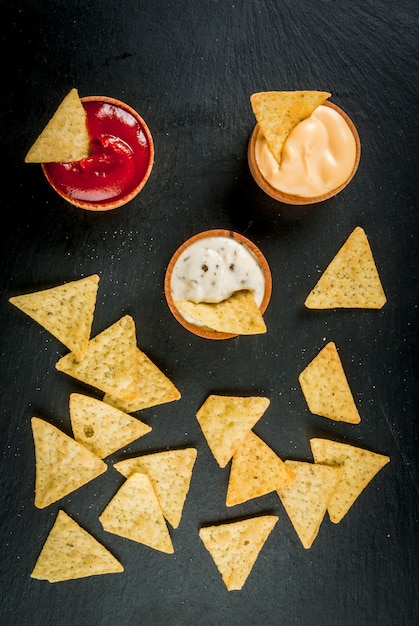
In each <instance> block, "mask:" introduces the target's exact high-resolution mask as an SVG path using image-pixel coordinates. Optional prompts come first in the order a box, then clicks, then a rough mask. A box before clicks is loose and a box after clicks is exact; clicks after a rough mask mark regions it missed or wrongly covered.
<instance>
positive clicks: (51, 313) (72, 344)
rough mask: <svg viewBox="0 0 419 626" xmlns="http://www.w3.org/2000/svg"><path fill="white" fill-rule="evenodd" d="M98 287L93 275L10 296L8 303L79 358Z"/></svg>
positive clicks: (82, 351)
mask: <svg viewBox="0 0 419 626" xmlns="http://www.w3.org/2000/svg"><path fill="white" fill-rule="evenodd" d="M98 284H99V276H98V275H97V274H94V275H92V276H88V277H87V278H81V279H80V280H75V281H72V282H69V283H65V284H64V285H59V286H58V287H52V288H50V289H43V290H42V291H36V292H34V293H27V294H24V295H21V296H13V297H12V298H10V299H9V302H11V304H13V305H14V306H16V307H17V308H18V309H20V310H21V311H23V312H24V313H26V315H29V316H30V317H31V318H32V319H34V320H35V321H36V322H38V324H41V326H43V327H44V328H45V329H46V330H47V331H48V332H50V333H51V334H52V335H54V337H56V338H57V339H58V340H59V341H61V343H63V344H64V345H65V346H67V348H69V349H70V350H72V351H73V352H74V354H75V355H76V356H77V358H81V357H82V356H83V354H84V352H85V351H86V348H87V344H88V342H89V338H90V331H91V327H92V321H93V314H94V310H95V306H96V296H97V290H98Z"/></svg>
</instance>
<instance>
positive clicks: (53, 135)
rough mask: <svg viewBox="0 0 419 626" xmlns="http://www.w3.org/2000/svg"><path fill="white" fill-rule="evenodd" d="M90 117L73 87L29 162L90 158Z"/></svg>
mask: <svg viewBox="0 0 419 626" xmlns="http://www.w3.org/2000/svg"><path fill="white" fill-rule="evenodd" d="M86 119H87V115H86V111H85V110H84V108H83V104H82V102H81V100H80V98H79V94H78V92H77V89H72V90H71V91H70V93H69V94H68V95H67V96H66V97H65V98H64V100H63V101H62V102H61V104H60V106H59V107H58V109H57V110H56V112H55V113H54V115H53V117H52V118H51V119H50V121H49V122H48V124H47V125H46V126H45V128H44V130H43V131H42V133H41V134H40V135H39V137H38V138H37V140H36V141H35V143H34V144H33V146H32V147H31V149H30V150H29V152H28V154H27V155H26V157H25V163H51V162H54V163H68V162H71V161H81V159H85V158H86V157H88V156H89V154H90V137H89V133H88V130H87V125H86Z"/></svg>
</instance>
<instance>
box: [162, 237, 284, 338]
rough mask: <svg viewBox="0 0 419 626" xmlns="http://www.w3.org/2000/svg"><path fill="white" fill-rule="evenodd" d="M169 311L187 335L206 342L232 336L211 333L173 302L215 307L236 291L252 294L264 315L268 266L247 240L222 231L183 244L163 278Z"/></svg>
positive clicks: (269, 288)
mask: <svg viewBox="0 0 419 626" xmlns="http://www.w3.org/2000/svg"><path fill="white" fill-rule="evenodd" d="M164 289H165V294H166V300H167V303H168V306H169V309H170V310H171V312H172V313H173V315H174V317H175V318H176V319H177V321H178V322H179V323H180V324H182V326H184V327H185V328H186V329H187V330H189V331H190V332H192V333H194V334H196V335H198V336H200V337H204V338H206V339H227V338H230V337H233V336H235V335H232V334H229V333H222V332H217V331H214V330H211V329H209V328H206V327H202V326H200V324H199V323H198V322H197V321H196V320H194V319H192V318H189V317H186V316H184V315H182V314H181V313H180V311H179V310H178V308H177V307H176V301H181V300H189V301H191V302H195V303H201V302H208V303H218V302H222V301H223V300H226V299H227V298H229V297H230V296H231V295H233V294H234V293H235V292H237V291H242V290H248V291H251V292H252V293H253V296H254V298H255V301H256V304H257V305H258V306H259V308H260V311H261V313H264V312H265V310H266V308H267V306H268V303H269V300H270V297H271V292H272V278H271V273H270V270H269V265H268V263H267V261H266V259H265V257H264V255H263V254H262V252H261V251H260V250H259V248H258V247H257V246H256V245H255V244H254V243H253V242H252V241H250V240H249V239H247V237H244V236H243V235H240V234H239V233H235V232H233V231H230V230H225V229H215V230H208V231H205V232H202V233H198V234H197V235H194V236H193V237H191V238H190V239H188V240H187V241H185V242H184V243H183V244H182V245H181V246H180V247H179V248H178V249H177V250H176V252H175V254H174V255H173V256H172V258H171V260H170V262H169V264H168V267H167V270H166V276H165V285H164Z"/></svg>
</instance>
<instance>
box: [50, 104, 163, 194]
mask: <svg viewBox="0 0 419 626" xmlns="http://www.w3.org/2000/svg"><path fill="white" fill-rule="evenodd" d="M121 104H122V103H121ZM83 106H84V108H85V110H86V113H87V127H88V131H89V135H90V138H91V141H90V150H91V154H90V156H89V157H87V158H86V159H82V160H81V161H74V162H72V163H46V164H44V171H45V174H46V176H47V178H48V179H49V180H50V182H51V184H52V185H53V186H55V187H56V188H57V191H58V192H59V193H60V192H61V194H63V195H64V196H68V197H69V199H70V201H71V199H74V200H76V201H81V202H89V203H98V205H101V204H105V205H106V203H107V202H115V201H118V200H120V199H122V198H124V197H126V196H127V195H130V194H131V193H132V192H134V191H135V190H136V188H137V187H138V186H139V185H140V184H141V182H142V181H143V179H144V178H145V176H146V175H147V172H148V171H149V167H150V162H151V160H152V154H153V149H152V146H151V145H150V141H149V133H148V131H147V130H146V128H144V126H143V125H142V124H141V122H140V119H141V118H140V119H137V117H135V116H134V115H133V114H132V113H131V111H130V110H129V107H127V109H125V108H123V106H120V105H119V104H114V103H110V102H106V101H102V100H100V99H97V100H87V101H83Z"/></svg>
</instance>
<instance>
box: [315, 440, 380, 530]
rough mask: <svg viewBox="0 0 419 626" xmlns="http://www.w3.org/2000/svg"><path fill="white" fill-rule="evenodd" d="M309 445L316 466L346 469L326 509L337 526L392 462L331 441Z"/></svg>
mask: <svg viewBox="0 0 419 626" xmlns="http://www.w3.org/2000/svg"><path fill="white" fill-rule="evenodd" d="M310 445H311V449H312V452H313V456H314V460H315V462H316V463H324V464H326V465H332V466H338V467H341V468H343V471H342V475H341V478H340V480H339V482H338V484H337V486H336V490H335V492H334V494H333V496H332V498H331V500H330V503H329V506H328V507H327V510H328V512H329V517H330V519H331V521H332V522H334V523H335V524H337V523H338V522H340V521H341V519H342V518H343V517H344V516H345V515H346V513H347V512H348V511H349V509H350V508H351V506H352V505H353V503H354V502H355V500H356V499H357V498H358V496H359V495H360V494H361V493H362V491H363V490H364V489H365V487H366V486H367V485H368V483H369V482H370V481H371V480H372V479H373V478H374V476H375V475H376V474H377V473H378V472H379V471H380V469H381V468H382V467H384V465H386V463H388V462H389V461H390V458H389V457H388V456H384V455H383V454H377V453H375V452H369V451H368V450H364V449H362V448H357V447H355V446H351V445H349V444H346V443H338V442H336V441H330V440H328V439H311V440H310Z"/></svg>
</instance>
